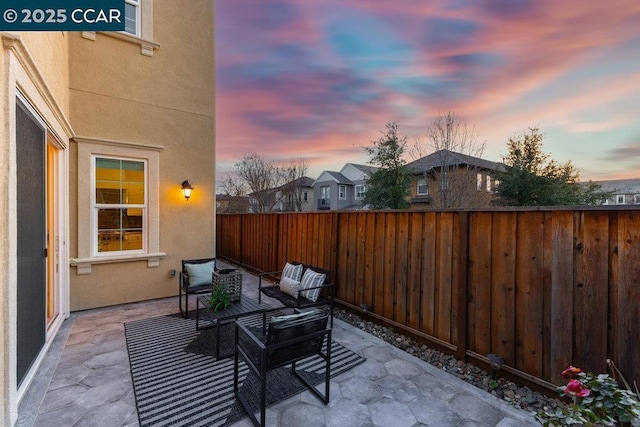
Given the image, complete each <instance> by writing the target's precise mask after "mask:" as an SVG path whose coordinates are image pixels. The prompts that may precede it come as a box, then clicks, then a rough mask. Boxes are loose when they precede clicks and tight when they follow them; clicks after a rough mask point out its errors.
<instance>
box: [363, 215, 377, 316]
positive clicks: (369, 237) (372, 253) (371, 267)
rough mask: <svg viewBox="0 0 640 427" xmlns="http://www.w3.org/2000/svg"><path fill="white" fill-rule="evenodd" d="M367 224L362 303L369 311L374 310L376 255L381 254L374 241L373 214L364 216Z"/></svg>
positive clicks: (374, 222) (374, 221)
mask: <svg viewBox="0 0 640 427" xmlns="http://www.w3.org/2000/svg"><path fill="white" fill-rule="evenodd" d="M366 218H367V223H366V225H365V239H364V248H363V253H364V258H365V264H364V287H365V288H364V292H363V294H364V301H363V302H364V303H365V304H367V305H368V306H369V308H370V309H375V289H376V273H375V265H376V254H377V253H379V252H381V251H380V250H379V249H377V248H378V244H377V239H376V218H377V216H376V215H375V214H373V215H366Z"/></svg>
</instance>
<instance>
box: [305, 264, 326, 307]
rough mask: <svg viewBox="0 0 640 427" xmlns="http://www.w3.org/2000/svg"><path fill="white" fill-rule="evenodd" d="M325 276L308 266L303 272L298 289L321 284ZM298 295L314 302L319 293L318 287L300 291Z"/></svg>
mask: <svg viewBox="0 0 640 427" xmlns="http://www.w3.org/2000/svg"><path fill="white" fill-rule="evenodd" d="M325 278H326V275H325V274H322V273H318V272H316V271H313V270H311V269H310V268H308V269H307V271H305V272H304V276H302V280H301V281H300V289H301V290H303V289H309V288H315V287H317V286H322V285H323V284H324V279H325ZM300 295H301V296H302V297H304V298H306V299H308V300H309V301H313V302H316V301H317V300H318V296H319V295H320V288H316V289H311V290H308V291H302V292H300Z"/></svg>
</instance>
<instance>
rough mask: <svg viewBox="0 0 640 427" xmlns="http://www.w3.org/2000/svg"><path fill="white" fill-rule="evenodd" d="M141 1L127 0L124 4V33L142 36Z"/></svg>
mask: <svg viewBox="0 0 640 427" xmlns="http://www.w3.org/2000/svg"><path fill="white" fill-rule="evenodd" d="M140 1H141V0H125V2H124V32H125V33H129V34H133V35H134V36H140Z"/></svg>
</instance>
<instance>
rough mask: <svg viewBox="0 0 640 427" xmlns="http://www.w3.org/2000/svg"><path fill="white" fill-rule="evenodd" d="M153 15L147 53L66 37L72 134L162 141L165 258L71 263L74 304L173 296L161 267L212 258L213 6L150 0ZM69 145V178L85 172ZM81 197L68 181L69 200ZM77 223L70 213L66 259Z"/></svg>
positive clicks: (115, 42) (173, 282) (201, 1)
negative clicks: (186, 190)
mask: <svg viewBox="0 0 640 427" xmlns="http://www.w3.org/2000/svg"><path fill="white" fill-rule="evenodd" d="M153 14H154V23H153V30H154V34H153V39H152V41H153V42H154V43H157V44H159V45H160V47H159V49H157V50H155V51H154V53H153V56H152V57H148V56H145V55H142V54H141V53H140V46H139V45H136V44H135V43H129V42H127V41H123V40H120V39H116V38H113V37H110V36H108V35H106V34H102V33H98V34H96V39H95V41H91V40H87V39H85V38H82V36H81V34H79V33H75V34H72V35H70V76H71V78H70V106H71V121H72V123H73V126H74V130H75V131H76V134H77V135H79V136H82V137H89V138H98V139H105V140H115V141H122V142H127V143H131V144H141V145H149V146H156V147H161V149H160V154H159V156H160V166H159V176H160V179H159V188H158V193H159V206H160V214H159V223H160V228H159V234H160V246H159V250H160V252H164V253H166V257H164V258H162V259H160V263H159V267H149V266H148V263H147V261H146V260H142V261H133V262H117V263H109V264H94V265H92V268H91V274H87V275H77V274H76V272H75V271H74V270H75V269H72V271H71V309H72V310H81V309H87V308H92V307H100V306H107V305H113V304H120V303H125V302H131V301H140V300H146V299H153V298H160V297H166V296H171V295H176V294H177V280H178V279H177V277H173V278H172V277H170V276H169V270H171V269H179V268H180V260H181V259H186V258H205V257H211V256H213V255H214V245H215V236H214V232H215V227H214V213H215V212H214V209H215V203H214V195H215V191H214V190H215V128H214V116H215V115H214V57H213V50H214V40H213V36H214V35H213V20H214V11H213V2H211V1H208V0H197V1H190V2H189V8H185V7H182V6H181V4H180V3H176V2H164V1H162V2H160V1H156V2H154V4H153ZM143 25H144V22H143ZM81 143H82V142H80V144H81ZM77 144H78V142H74V143H73V144H72V147H71V148H72V150H71V159H72V160H71V162H70V163H71V168H72V171H71V180H72V181H73V180H77V179H78V176H83V171H82V170H78V164H79V162H78V161H74V160H76V159H77ZM80 163H81V162H80ZM185 179H189V181H190V182H191V184H192V185H193V186H194V187H195V189H194V191H193V195H192V197H191V199H189V201H187V200H185V199H184V197H182V194H181V190H180V183H181V182H182V181H183V180H185ZM84 197H89V195H85V194H79V193H78V189H77V186H76V184H75V183H74V182H72V183H71V185H70V198H71V201H70V203H71V206H78V203H79V202H80V203H83V198H84ZM81 215H82V214H81ZM82 220H83V218H78V216H77V215H76V214H74V213H73V209H72V214H71V218H70V222H71V224H70V230H71V238H70V241H71V242H70V243H71V251H70V252H71V256H72V257H73V256H77V253H78V239H79V236H78V221H82ZM82 238H85V236H80V239H82ZM80 241H81V242H82V240H80ZM176 309H177V307H176Z"/></svg>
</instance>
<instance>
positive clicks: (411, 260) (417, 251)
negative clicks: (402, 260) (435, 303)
mask: <svg viewBox="0 0 640 427" xmlns="http://www.w3.org/2000/svg"><path fill="white" fill-rule="evenodd" d="M410 215H411V216H410V218H409V224H410V225H409V229H410V231H409V244H408V247H409V255H408V260H407V261H408V266H407V287H408V290H407V304H408V305H407V325H408V326H409V327H411V328H413V329H416V330H419V329H420V302H421V300H422V292H421V281H422V274H421V273H422V266H423V263H422V256H421V255H422V247H423V245H424V241H423V238H422V230H423V224H422V219H423V217H424V216H423V215H421V214H417V213H412V214H410Z"/></svg>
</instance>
